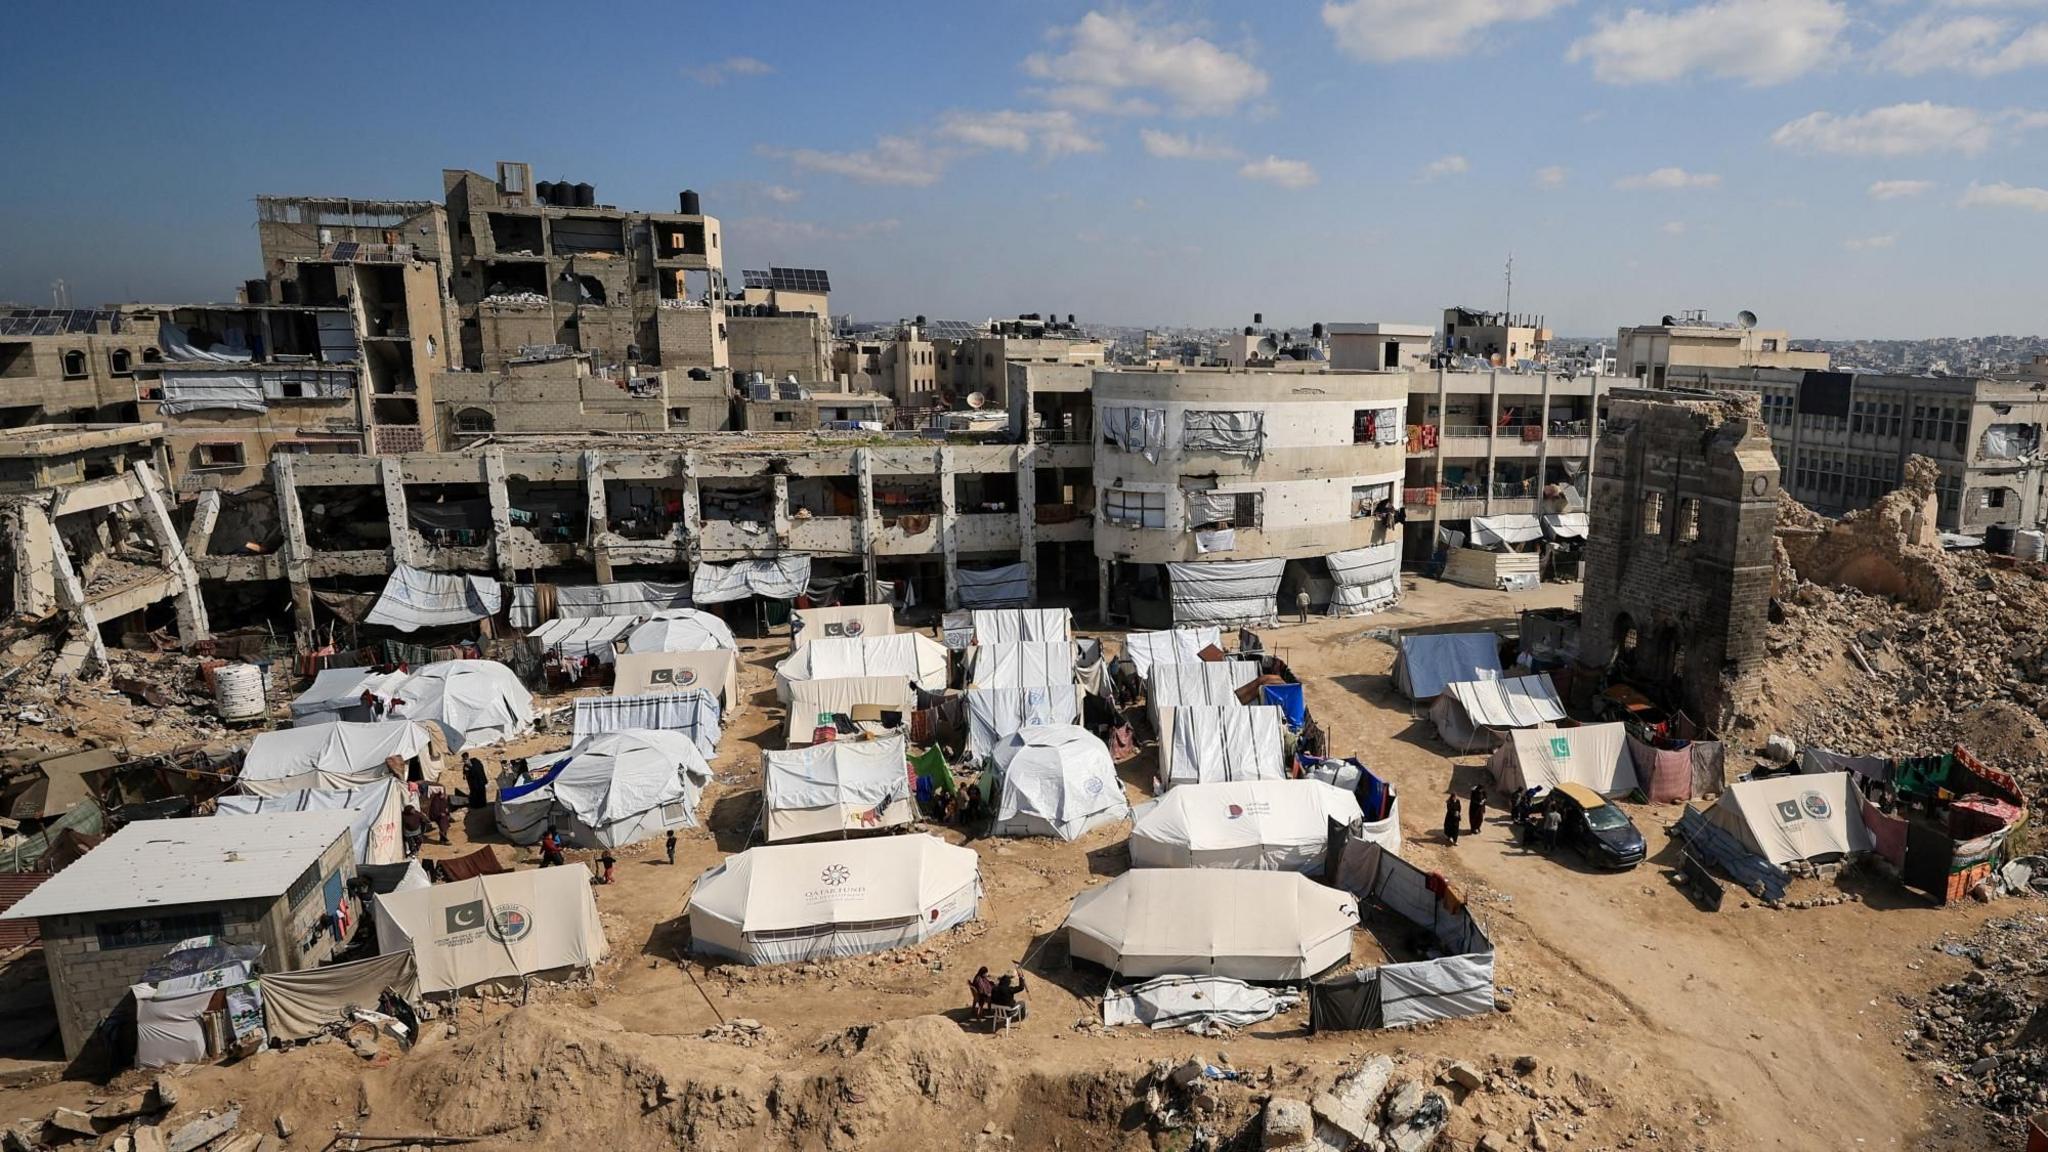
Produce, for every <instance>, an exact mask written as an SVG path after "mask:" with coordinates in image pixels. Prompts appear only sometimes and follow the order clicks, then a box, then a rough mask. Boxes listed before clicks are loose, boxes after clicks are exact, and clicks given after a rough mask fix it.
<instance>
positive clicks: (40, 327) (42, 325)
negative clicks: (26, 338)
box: [29, 316, 64, 336]
mask: <svg viewBox="0 0 2048 1152" xmlns="http://www.w3.org/2000/svg"><path fill="white" fill-rule="evenodd" d="M62 331H64V321H62V320H60V319H58V318H57V317H55V316H43V317H40V318H38V319H37V320H36V330H35V331H33V332H31V333H29V335H31V336H55V335H57V334H58V333H60V332H62Z"/></svg>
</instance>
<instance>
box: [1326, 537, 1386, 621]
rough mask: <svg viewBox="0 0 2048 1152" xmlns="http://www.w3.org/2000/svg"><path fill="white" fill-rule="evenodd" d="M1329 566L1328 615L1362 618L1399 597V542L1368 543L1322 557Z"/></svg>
mask: <svg viewBox="0 0 2048 1152" xmlns="http://www.w3.org/2000/svg"><path fill="white" fill-rule="evenodd" d="M1324 559H1325V561H1326V562H1327V563H1328V564H1329V566H1330V582H1331V585H1332V587H1331V589H1330V615H1332V616H1362V615H1364V614H1366V613H1368V612H1373V611H1376V610H1378V609H1380V608H1383V607H1385V606H1386V605H1388V604H1392V603H1393V602H1394V601H1396V600H1399V599H1400V598H1401V542H1400V541H1399V540H1394V541H1390V542H1388V543H1385V544H1369V545H1367V546H1366V547H1364V548H1352V549H1350V550H1348V551H1344V552H1332V553H1330V554H1329V555H1328V556H1327V557H1325V558H1324Z"/></svg>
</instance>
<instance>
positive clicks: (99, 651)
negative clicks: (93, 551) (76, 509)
mask: <svg viewBox="0 0 2048 1152" xmlns="http://www.w3.org/2000/svg"><path fill="white" fill-rule="evenodd" d="M54 541H55V547H53V548H51V549H50V558H51V560H52V562H53V563H52V569H53V571H54V573H55V576H56V580H57V602H58V603H59V604H61V605H63V606H64V608H65V609H66V610H68V611H69V612H70V613H71V614H72V617H73V618H74V619H75V620H76V621H77V623H78V626H79V628H80V629H81V630H83V631H84V633H85V647H86V651H87V652H88V653H89V654H90V656H91V662H89V663H86V664H84V665H83V666H81V667H80V668H79V672H80V673H81V674H82V675H86V676H94V675H97V674H99V673H101V672H104V671H106V668H107V643H106V641H104V640H102V639H100V621H99V617H98V616H97V615H95V614H94V612H93V610H92V605H91V604H89V603H87V602H86V599H85V583H84V582H83V581H81V580H80V579H79V578H78V570H77V569H76V568H73V567H72V566H71V553H70V551H69V550H68V549H66V548H65V547H64V538H63V537H62V536H61V535H57V536H54ZM66 647H67V649H68V648H69V645H67V646H66ZM64 666H65V665H64V663H63V662H62V661H61V660H60V662H59V665H58V667H60V668H62V667H64Z"/></svg>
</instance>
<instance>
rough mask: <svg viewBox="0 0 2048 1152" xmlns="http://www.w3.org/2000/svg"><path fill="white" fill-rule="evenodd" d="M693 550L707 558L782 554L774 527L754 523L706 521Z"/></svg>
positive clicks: (780, 542)
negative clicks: (696, 547) (696, 548)
mask: <svg viewBox="0 0 2048 1152" xmlns="http://www.w3.org/2000/svg"><path fill="white" fill-rule="evenodd" d="M697 546H698V548H699V549H700V550H701V551H703V553H704V554H705V555H707V556H708V555H711V554H714V553H716V554H718V555H721V556H773V555H775V554H776V553H778V552H781V551H782V550H783V545H782V541H781V540H779V539H777V538H776V535H775V528H774V525H772V524H766V523H763V522H761V521H757V520H706V521H704V523H703V526H702V527H701V528H699V529H698V534H697Z"/></svg>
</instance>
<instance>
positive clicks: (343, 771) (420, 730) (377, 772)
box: [235, 719, 440, 796]
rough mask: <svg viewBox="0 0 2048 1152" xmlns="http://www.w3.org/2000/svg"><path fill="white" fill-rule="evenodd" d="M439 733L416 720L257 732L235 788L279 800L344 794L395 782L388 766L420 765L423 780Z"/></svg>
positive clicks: (432, 769)
mask: <svg viewBox="0 0 2048 1152" xmlns="http://www.w3.org/2000/svg"><path fill="white" fill-rule="evenodd" d="M437 735H438V733H437V730H435V729H433V728H430V727H428V726H427V725H426V724H423V723H421V722H419V721H418V720H417V719H414V720H385V721H382V722H379V723H372V724H356V723H351V722H349V721H346V720H334V721H328V722H327V723H323V724H308V725H306V726H304V727H300V728H279V729H276V730H275V731H271V732H259V733H257V735H256V739H254V740H252V741H250V743H249V751H248V752H246V753H244V754H243V756H242V771H241V773H240V775H238V776H236V777H235V786H236V788H237V789H239V790H240V791H242V792H245V793H247V794H249V795H251V796H283V795H285V794H286V793H290V792H305V791H308V790H321V791H346V790H348V789H351V788H361V787H363V786H365V785H369V784H375V783H377V782H378V781H380V780H390V779H393V778H394V777H395V774H394V773H393V772H392V771H391V769H390V767H389V766H388V764H387V761H388V760H389V759H390V758H391V757H393V756H396V757H398V758H399V759H401V760H415V759H416V760H419V761H420V762H421V763H420V768H421V770H422V774H424V775H426V776H430V777H431V776H433V775H435V774H436V773H437V772H438V771H439V766H438V765H437V764H436V763H434V761H435V759H436V753H437V752H439V751H440V749H439V747H437V740H436V736H437Z"/></svg>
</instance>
